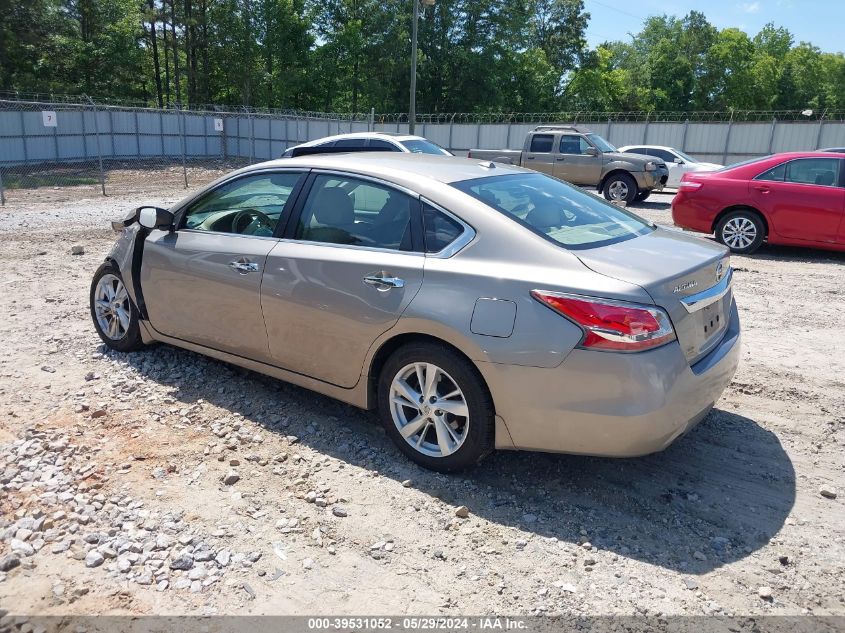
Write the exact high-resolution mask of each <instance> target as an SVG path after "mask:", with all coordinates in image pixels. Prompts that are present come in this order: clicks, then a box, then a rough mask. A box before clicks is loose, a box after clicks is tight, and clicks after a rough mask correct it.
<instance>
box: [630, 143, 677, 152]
mask: <svg viewBox="0 0 845 633" xmlns="http://www.w3.org/2000/svg"><path fill="white" fill-rule="evenodd" d="M626 147H645V148H648V149H665V150H668V151H670V152H677V151H678V150H677V149H675V148H674V147H669V146H668V145H646V144H645V143H642V144H638V143H632V144H630V145H623V146H622V147H620V148H619V149H625V148H626Z"/></svg>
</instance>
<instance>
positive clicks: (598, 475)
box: [104, 345, 795, 574]
mask: <svg viewBox="0 0 845 633" xmlns="http://www.w3.org/2000/svg"><path fill="white" fill-rule="evenodd" d="M104 353H105V354H106V355H107V356H109V357H110V358H112V359H113V360H115V361H116V362H118V363H119V364H122V365H124V366H126V367H127V368H134V369H135V370H136V371H138V372H139V373H141V374H142V375H144V376H146V378H148V379H151V380H153V381H156V382H159V383H161V384H163V385H168V386H170V387H171V390H172V393H171V395H172V397H174V398H175V399H177V400H178V401H180V402H182V403H185V404H193V403H195V402H197V401H198V400H199V399H202V400H204V401H205V402H207V403H210V404H212V405H215V406H218V407H220V408H222V409H224V410H226V411H229V412H231V413H233V414H241V415H243V416H244V417H246V418H248V419H250V420H253V421H254V422H256V423H259V424H261V425H263V426H265V427H266V428H267V430H268V431H272V432H276V433H280V434H282V435H294V436H296V437H297V438H298V441H299V442H300V443H302V444H303V445H305V446H308V447H309V448H311V449H313V450H315V451H318V452H320V453H323V454H326V455H330V456H332V457H334V458H337V459H339V460H343V461H344V462H346V463H348V464H351V465H354V466H358V467H361V468H365V469H369V470H376V471H378V472H379V474H380V475H382V476H386V477H391V478H393V479H394V480H396V481H405V480H408V479H410V480H411V481H412V482H413V487H414V488H416V489H418V490H420V491H422V492H424V493H425V494H428V495H430V496H431V497H433V498H437V499H440V500H441V501H442V502H444V503H445V504H449V505H450V506H460V505H466V506H467V507H468V508H469V509H470V512H471V513H472V514H473V515H475V516H478V517H481V518H484V519H486V520H488V521H490V522H492V523H495V524H498V525H500V526H504V527H510V528H517V529H518V530H521V531H522V532H516V531H514V532H513V534H512V539H510V541H511V544H510V545H508V546H505V545H503V544H502V543H501V542H500V541H498V540H497V541H496V542H493V543H491V547H497V548H498V549H500V550H501V549H504V550H507V547H513V546H514V543H515V542H516V541H517V540H519V539H526V540H527V539H530V538H541V537H542V538H545V539H556V540H557V541H559V542H562V543H564V544H572V545H580V544H582V543H583V541H585V540H588V541H589V542H590V543H591V544H592V545H593V546H595V547H597V548H599V549H601V550H605V551H610V552H613V553H615V554H618V555H619V556H622V557H627V558H631V559H636V560H640V561H643V562H647V563H649V564H653V565H658V566H660V567H663V568H666V569H671V570H677V571H681V572H685V573H690V574H703V573H706V572H708V571H710V570H713V569H716V568H718V567H720V566H722V565H726V564H729V563H731V562H734V561H736V560H739V559H742V558H744V557H746V556H748V555H749V554H750V553H752V552H753V551H755V550H757V549H759V548H760V547H762V546H763V545H765V544H766V543H768V542H769V540H770V539H771V538H772V537H773V536H775V535H776V534H777V533H778V531H779V530H780V529H781V527H782V525H783V524H784V521H785V520H786V518H787V516H788V515H789V513H790V510H791V508H792V507H793V504H794V502H795V471H794V469H793V467H792V463H791V461H790V459H789V457H788V455H787V454H786V452H785V451H784V449H783V446H782V445H781V443H780V441H779V440H778V438H777V436H775V434H774V433H772V432H770V431H768V430H766V429H764V428H763V427H762V426H760V425H759V424H758V423H757V422H755V421H754V420H752V419H750V418H748V417H745V416H742V415H739V414H736V413H731V412H729V411H726V410H723V409H714V410H713V411H712V412H711V414H710V415H709V416H708V417H707V418H706V419H705V420H704V421H703V422H702V423H701V424H699V425H698V426H697V427H696V428H695V429H693V430H692V431H691V432H690V433H689V434H687V435H686V436H685V437H683V438H680V439H679V440H678V441H676V442H675V443H674V444H673V445H672V446H670V447H669V448H668V449H666V450H665V451H663V452H661V453H657V454H654V455H649V456H646V457H639V458H632V459H607V458H594V457H584V456H573V455H554V454H542V453H529V452H515V451H499V452H497V453H494V454H493V455H491V456H490V457H488V458H487V459H486V460H485V461H484V462H482V464H481V465H479V466H478V467H476V468H475V469H473V470H470V471H468V472H465V473H460V474H454V475H442V474H438V473H433V472H430V471H427V470H425V469H422V468H420V467H417V466H416V465H414V464H413V463H412V462H410V461H408V460H407V459H406V458H405V457H404V456H403V455H402V454H401V453H400V452H399V451H398V450H397V449H396V448H395V447H394V446H393V444H392V443H391V441H390V439H389V438H388V436H387V435H386V434H385V432H384V430H383V429H382V427H381V425H380V424H379V422H378V420H377V418H376V415H375V414H374V413H371V412H365V411H361V410H359V409H357V408H355V407H352V406H349V405H346V404H343V403H341V402H338V401H336V400H333V399H331V398H328V397H324V396H321V395H319V394H316V393H313V392H311V391H308V390H306V389H303V388H299V387H296V386H294V385H290V384H288V383H284V382H281V381H277V380H274V379H272V378H269V377H267V376H263V375H260V374H256V373H253V372H250V371H247V370H243V369H240V368H237V367H235V366H232V365H228V364H226V363H222V362H218V361H216V360H213V359H210V358H207V357H204V356H201V355H199V354H194V353H192V352H187V351H184V350H179V349H176V348H172V347H169V346H166V345H158V346H155V347H151V348H149V349H148V350H145V351H142V352H139V353H135V354H128V355H127V354H120V353H116V352H110V351H105V350H104ZM176 423H181V421H176V420H174V424H176ZM453 518H454V512H453V511H452V509H450V508H444V522H445V521H448V520H450V519H453ZM375 536H377V535H374V537H375Z"/></svg>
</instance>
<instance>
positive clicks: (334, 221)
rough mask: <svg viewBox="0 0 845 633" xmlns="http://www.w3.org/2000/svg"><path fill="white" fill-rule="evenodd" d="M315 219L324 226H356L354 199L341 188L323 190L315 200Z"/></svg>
mask: <svg viewBox="0 0 845 633" xmlns="http://www.w3.org/2000/svg"><path fill="white" fill-rule="evenodd" d="M314 219H315V220H317V222H319V223H320V224H322V225H323V226H348V225H351V224H355V208H354V206H353V205H352V199H351V198H350V197H349V196H348V195H347V194H346V192H345V191H343V189H340V188H339V187H331V188H329V189H323V190H321V191H320V193H318V194H317V198H316V200H314Z"/></svg>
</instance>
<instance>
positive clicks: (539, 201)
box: [452, 174, 654, 249]
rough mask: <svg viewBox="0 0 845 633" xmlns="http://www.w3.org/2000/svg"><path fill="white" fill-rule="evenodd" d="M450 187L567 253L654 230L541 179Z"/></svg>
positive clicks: (470, 182) (497, 180)
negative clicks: (567, 250)
mask: <svg viewBox="0 0 845 633" xmlns="http://www.w3.org/2000/svg"><path fill="white" fill-rule="evenodd" d="M452 186H453V187H455V188H456V189H459V190H460V191H463V192H464V193H467V194H469V195H471V196H472V197H473V198H476V199H477V200H480V201H481V202H484V203H485V204H487V205H488V206H489V207H491V208H493V209H495V210H496V211H499V212H501V213H504V214H505V215H507V216H509V217H511V218H513V219H514V220H515V221H516V222H518V223H519V224H521V225H523V226H525V227H527V228H529V229H531V230H532V231H534V232H535V233H539V234H540V235H542V236H543V237H545V238H546V239H548V240H551V241H552V242H555V243H556V244H559V245H560V246H564V247H566V248H569V249H584V248H595V247H598V246H606V245H608V244H615V243H616V242H621V241H624V240H628V239H631V238H634V237H637V236H639V235H645V234H647V233H650V232H652V231H653V230H654V228H653V227H652V225H651V224H649V223H648V222H647V221H646V220H643V219H642V218H640V217H638V216H636V215H634V214H632V213H629V212H627V211H625V210H623V209H620V208H619V207H616V206H614V205H612V204H610V203H609V202H605V201H604V200H602V199H601V198H599V197H598V196H594V195H593V194H590V193H587V192H586V191H584V190H583V189H579V188H578V187H574V186H572V185H568V184H566V183H564V182H562V181H560V180H557V179H556V178H551V177H549V176H546V175H544V174H512V175H507V176H488V177H486V178H476V179H473V180H463V181H459V182H455V183H453V184H452Z"/></svg>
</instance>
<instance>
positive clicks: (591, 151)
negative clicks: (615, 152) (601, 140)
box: [584, 147, 599, 156]
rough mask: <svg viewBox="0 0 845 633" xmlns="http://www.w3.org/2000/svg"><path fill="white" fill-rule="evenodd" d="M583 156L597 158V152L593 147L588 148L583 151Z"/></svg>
mask: <svg viewBox="0 0 845 633" xmlns="http://www.w3.org/2000/svg"><path fill="white" fill-rule="evenodd" d="M584 154H585V155H587V156H598V155H599V150H597V149H596V148H595V147H588V148H587V149H585V150H584Z"/></svg>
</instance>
